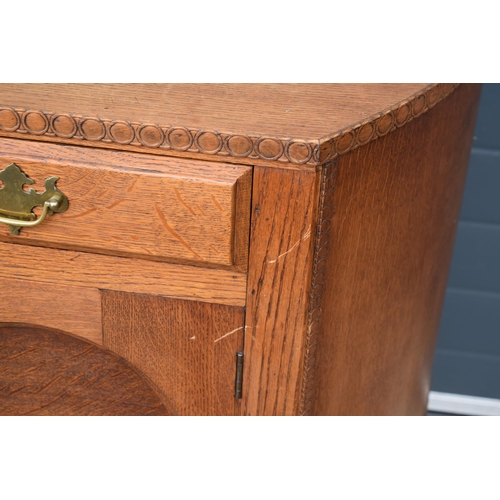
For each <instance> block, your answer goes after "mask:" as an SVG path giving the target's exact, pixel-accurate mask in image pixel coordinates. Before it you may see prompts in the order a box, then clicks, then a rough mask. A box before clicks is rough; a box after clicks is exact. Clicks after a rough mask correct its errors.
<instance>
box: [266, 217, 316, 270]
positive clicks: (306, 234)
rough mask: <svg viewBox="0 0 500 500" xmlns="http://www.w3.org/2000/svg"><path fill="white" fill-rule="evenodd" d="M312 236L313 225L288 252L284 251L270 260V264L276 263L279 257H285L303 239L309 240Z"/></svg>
mask: <svg viewBox="0 0 500 500" xmlns="http://www.w3.org/2000/svg"><path fill="white" fill-rule="evenodd" d="M310 237H311V225H309V228H308V229H307V231H306V233H305V234H304V236H302V238H300V240H299V241H297V242H296V243H295V244H294V245H293V246H292V248H290V249H289V250H287V251H286V252H283V253H282V254H281V255H278V257H276V259H273V260H268V261H267V262H268V264H274V263H275V262H277V261H278V260H279V259H281V257H283V256H284V255H286V254H287V253H290V252H291V251H293V250H294V249H295V248H296V247H297V246H298V244H299V243H300V242H301V241H304V240H307V239H308V238H310Z"/></svg>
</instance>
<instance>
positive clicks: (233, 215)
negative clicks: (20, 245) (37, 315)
mask: <svg viewBox="0 0 500 500" xmlns="http://www.w3.org/2000/svg"><path fill="white" fill-rule="evenodd" d="M10 163H15V164H16V165H17V166H18V167H19V168H20V169H21V170H22V171H23V172H24V173H25V174H26V175H27V176H28V177H30V178H31V179H33V180H34V181H35V182H36V184H35V185H33V186H32V187H34V188H35V189H36V190H37V191H39V192H43V191H44V190H45V188H44V184H43V183H44V181H45V179H47V178H49V177H52V176H58V177H59V180H58V181H57V187H58V189H60V190H61V191H62V192H63V193H64V194H65V195H66V196H67V197H68V199H69V208H68V210H67V211H66V212H64V213H61V214H55V215H54V216H50V217H48V218H47V219H46V220H45V221H44V222H43V223H42V224H40V225H39V226H36V227H33V228H27V229H23V230H21V232H20V235H19V236H11V235H10V233H9V228H8V226H7V225H4V224H1V227H0V231H1V234H2V235H3V236H4V237H7V239H8V240H11V241H16V242H25V243H34V244H44V243H49V244H51V245H57V246H58V247H59V248H66V249H74V248H75V247H80V248H82V247H83V248H86V249H88V250H97V251H100V252H109V253H112V254H119V255H134V254H137V255H140V256H142V257H145V258H148V257H156V258H161V259H163V260H166V259H169V260H176V259H177V260H183V261H196V262H199V263H205V262H208V263H214V264H217V265H225V266H238V267H240V268H243V267H244V266H246V263H247V259H246V255H247V251H246V248H247V246H248V243H247V241H248V228H249V216H250V185H251V169H250V168H249V167H244V166H235V165H226V166H225V167H227V168H221V167H223V165H220V164H219V165H217V164H216V166H213V165H211V164H207V163H206V162H205V163H203V162H197V163H195V162H193V161H187V160H179V159H168V158H163V159H160V158H158V157H148V156H146V157H144V156H141V155H137V154H130V153H122V154H119V153H115V152H111V151H102V150H95V151H90V150H88V149H83V150H82V148H74V147H68V146H58V145H54V144H40V143H30V142H26V141H16V140H12V139H2V140H1V141H0V170H2V169H3V168H5V167H7V166H8V165H9V164H10ZM236 198H238V199H236ZM0 208H1V207H0ZM236 245H239V248H236V249H235V246H236Z"/></svg>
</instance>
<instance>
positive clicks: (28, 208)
mask: <svg viewBox="0 0 500 500" xmlns="http://www.w3.org/2000/svg"><path fill="white" fill-rule="evenodd" d="M58 179H59V177H49V178H48V179H46V180H45V192H43V193H38V192H37V191H35V190H34V189H33V188H31V189H29V190H28V191H24V189H23V186H24V185H25V184H34V183H35V182H34V181H33V180H32V179H30V178H29V177H28V176H27V175H25V174H24V173H23V172H22V171H21V169H20V168H19V167H18V166H17V165H16V164H14V163H11V164H10V165H9V166H7V167H5V168H4V169H3V170H2V171H1V172H0V181H2V182H3V187H2V188H0V215H5V216H7V217H8V218H9V222H8V224H9V225H10V226H11V229H14V231H12V232H13V233H14V234H17V233H18V232H19V227H17V228H16V220H18V221H33V220H35V219H36V216H35V214H34V213H33V212H32V210H33V208H34V207H37V206H43V205H44V204H45V203H46V202H48V201H51V200H53V199H57V200H58V203H57V204H54V206H51V208H50V209H49V211H48V215H52V213H53V212H64V211H66V210H67V208H68V199H67V198H66V196H65V195H64V194H63V193H62V192H61V191H59V189H57V188H56V186H55V184H56V182H57V180H58ZM2 219H3V218H2ZM10 221H12V223H10ZM3 222H5V221H3ZM6 223H7V222H6Z"/></svg>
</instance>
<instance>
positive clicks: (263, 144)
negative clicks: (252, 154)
mask: <svg viewBox="0 0 500 500" xmlns="http://www.w3.org/2000/svg"><path fill="white" fill-rule="evenodd" d="M255 149H256V150H257V154H258V155H259V156H260V157H261V158H264V159H266V160H276V159H278V158H279V157H280V156H281V155H282V154H283V144H281V141H279V140H277V139H273V138H271V137H261V138H260V139H259V140H258V141H257V143H256V144H255Z"/></svg>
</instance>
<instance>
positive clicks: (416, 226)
mask: <svg viewBox="0 0 500 500" xmlns="http://www.w3.org/2000/svg"><path fill="white" fill-rule="evenodd" d="M480 90H481V88H480V85H476V84H349V85H348V84H331V85H330V84H307V85H305V84H258V85H257V84H255V85H254V84H251V85H246V84H245V85H244V84H189V85H188V84H182V85H181V84H146V85H144V84H92V85H91V84H22V85H13V84H2V85H0V222H1V223H0V259H1V265H0V280H1V281H0V282H1V285H2V286H1V287H0V414H1V415H423V414H425V413H426V405H427V398H428V393H429V389H430V377H431V366H432V359H433V355H434V350H435V343H436V336H437V330H438V326H439V319H440V314H441V308H442V304H443V298H444V291H445V286H446V280H447V275H448V269H449V264H450V260H451V254H452V248H453V243H454V237H455V231H456V226H457V219H458V214H459V210H460V204H461V198H462V193H463V188H464V183H465V177H466V170H467V163H468V158H469V154H470V149H471V144H472V135H473V130H474V124H475V118H476V113H477V106H478V101H479V95H480Z"/></svg>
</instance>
